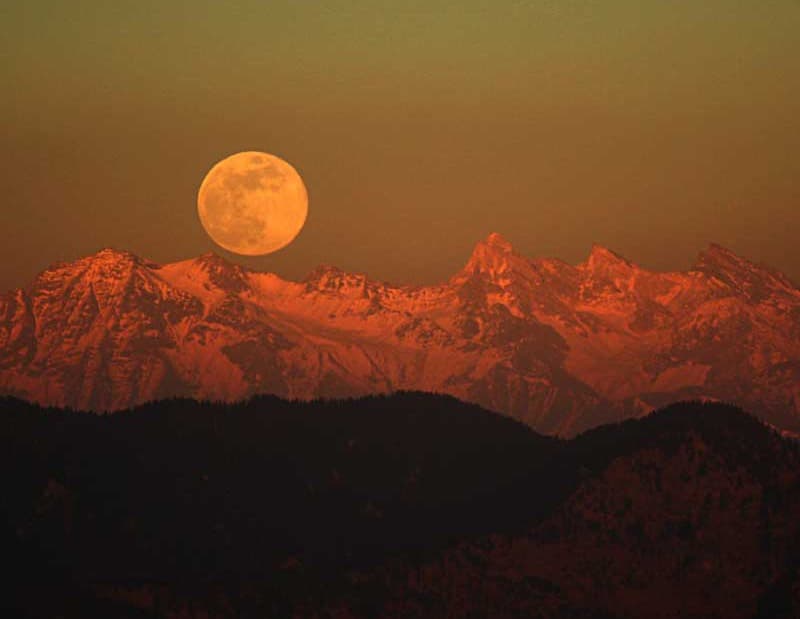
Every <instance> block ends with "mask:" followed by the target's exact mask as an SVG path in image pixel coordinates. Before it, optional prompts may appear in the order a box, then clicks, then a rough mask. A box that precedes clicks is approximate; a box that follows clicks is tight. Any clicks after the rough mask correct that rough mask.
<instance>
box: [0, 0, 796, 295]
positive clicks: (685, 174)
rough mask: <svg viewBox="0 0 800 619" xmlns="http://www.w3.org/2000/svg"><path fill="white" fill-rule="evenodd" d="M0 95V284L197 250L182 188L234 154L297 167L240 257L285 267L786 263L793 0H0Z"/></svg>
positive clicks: (791, 218)
mask: <svg viewBox="0 0 800 619" xmlns="http://www.w3.org/2000/svg"><path fill="white" fill-rule="evenodd" d="M0 90H1V91H2V93H3V94H2V96H0V131H1V132H2V133H1V135H2V151H0V157H2V161H1V162H0V163H2V165H1V166H0V190H2V207H0V217H1V219H0V225H1V226H2V230H3V231H4V233H5V234H4V238H3V240H2V243H0V288H2V289H7V288H9V287H12V286H16V285H21V284H23V283H26V282H27V281H28V280H29V279H30V278H31V277H32V276H33V275H34V274H35V273H36V272H37V271H39V270H41V269H43V268H45V267H46V266H47V265H48V264H50V263H52V262H54V261H56V260H63V259H73V258H76V257H78V256H81V255H85V254H88V253H92V252H94V251H96V250H98V249H100V248H101V247H105V246H114V247H118V248H122V249H128V250H131V251H133V252H135V253H138V254H140V255H142V256H145V257H148V258H151V259H153V260H155V261H158V262H165V261H172V260H178V259H182V258H186V257H190V256H194V255H197V254H200V253H204V252H206V251H210V250H212V249H215V248H216V246H215V245H213V243H212V242H211V241H210V239H209V238H208V237H207V236H206V235H205V233H204V231H203V229H202V227H201V226H200V224H199V221H198V218H197V214H196V205H195V204H196V202H195V201H196V193H197V189H198V187H199V184H200V182H201V180H202V178H203V176H204V174H205V172H206V171H207V170H208V169H209V168H210V167H211V166H212V165H213V164H214V163H215V162H216V161H217V160H219V159H221V158H223V157H225V156H227V155H229V154H231V153H234V152H236V151H241V150H264V151H267V152H272V153H275V154H277V155H279V156H280V157H282V158H284V159H286V160H288V161H289V162H291V163H292V164H293V165H294V166H295V167H296V168H297V169H298V171H300V173H301V174H302V175H303V177H304V179H305V181H306V184H307V186H308V191H309V196H310V208H309V218H308V221H307V224H306V227H305V229H304V230H303V232H302V233H301V234H300V236H299V237H298V238H297V240H296V241H295V242H294V243H293V244H292V245H290V246H289V247H287V248H286V249H284V250H282V251H280V252H278V253H276V254H273V255H271V256H267V257H263V258H258V259H247V260H241V261H242V262H243V263H244V264H247V265H249V266H253V267H256V268H258V269H262V270H271V271H275V272H277V273H279V274H281V275H282V276H285V277H289V278H299V277H302V276H303V275H304V274H305V273H307V272H308V271H310V270H311V269H312V268H313V267H314V266H316V265H317V264H320V263H328V264H336V265H338V266H340V267H343V268H346V269H349V270H357V271H366V272H367V273H369V274H370V275H371V276H373V277H376V278H380V279H387V280H390V281H396V282H420V283H422V282H432V281H438V280H443V279H445V278H446V277H447V276H448V275H449V274H451V273H452V272H454V271H455V270H456V269H458V268H459V267H460V266H461V265H462V264H463V262H464V261H465V260H466V259H467V257H468V255H469V252H470V251H471V248H472V246H473V245H474V243H475V242H476V241H477V240H478V239H480V238H482V237H484V236H486V235H487V234H488V233H489V232H491V231H498V232H501V233H502V234H504V235H505V236H506V237H507V238H508V239H509V240H511V241H512V243H513V244H514V245H515V247H517V249H518V250H519V251H520V252H522V253H524V254H527V255H532V256H534V255H548V256H557V257H560V258H563V259H565V260H567V261H570V262H579V261H580V260H582V259H583V258H584V257H585V255H586V254H587V253H588V251H589V249H590V246H591V243H592V242H599V243H602V244H604V245H607V246H609V247H611V248H612V249H615V250H616V251H618V252H620V253H622V254H624V255H626V256H627V257H628V258H630V259H632V260H634V261H636V262H638V263H640V264H642V265H644V266H647V267H651V268H658V269H669V268H686V267H687V266H688V265H689V264H690V263H691V262H692V260H693V259H694V257H695V255H696V254H697V252H698V251H699V250H700V249H702V248H703V247H704V246H705V245H706V244H707V243H708V242H709V241H716V242H719V243H721V244H723V245H726V246H728V247H730V248H731V249H733V250H735V251H737V252H740V253H742V254H744V255H745V256H748V257H750V258H753V259H756V260H759V261H764V262H767V263H769V264H772V265H773V266H776V267H778V268H781V269H783V270H785V271H786V272H787V273H788V274H789V275H790V276H791V277H793V278H794V279H795V280H796V281H797V280H800V238H798V231H799V230H800V120H799V118H800V0H772V1H770V0H761V1H756V0H746V1H745V0H704V1H702V2H699V1H698V0H685V1H684V0H670V1H667V0H658V1H656V0H649V1H648V0H596V1H588V0H587V1H583V2H578V1H572V0H557V1H556V0H553V1H522V0H516V1H512V0H485V1H478V0H459V1H458V2H454V1H447V2H444V1H443V2H435V1H433V0H424V1H415V0H404V1H403V2H397V1H392V2H390V1H388V0H373V1H371V2H366V1H359V0H343V1H337V0H333V1H332V0H328V1H326V2H311V1H307V2H303V1H299V0H298V1H294V2H289V1H266V0H258V1H255V0H254V1H250V2H236V1H225V2H220V1H219V0H215V1H214V2H207V1H204V0H192V1H191V2H177V1H174V2H170V1H168V0H159V1H157V2H155V1H150V0H135V1H132V0H115V1H114V2H108V1H107V0H94V1H88V0H83V1H81V0H73V1H71V2H63V1H52V2H41V1H37V0H5V1H4V2H3V3H1V4H0ZM217 251H218V252H219V253H221V254H223V255H226V256H228V257H231V258H233V256H232V255H230V254H226V253H225V252H224V250H221V249H219V250H217ZM237 259H238V258H237Z"/></svg>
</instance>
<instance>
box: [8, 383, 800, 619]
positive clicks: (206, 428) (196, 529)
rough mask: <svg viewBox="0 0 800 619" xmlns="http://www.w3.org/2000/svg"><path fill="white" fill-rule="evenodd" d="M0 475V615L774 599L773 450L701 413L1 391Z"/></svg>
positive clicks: (780, 449)
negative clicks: (584, 422)
mask: <svg viewBox="0 0 800 619" xmlns="http://www.w3.org/2000/svg"><path fill="white" fill-rule="evenodd" d="M0 461H1V462H2V467H0V471H1V472H0V480H1V481H2V484H3V485H2V487H3V493H4V500H3V502H2V508H0V509H2V515H1V516H0V518H1V519H0V525H2V527H3V529H2V538H3V542H4V547H5V548H8V549H9V553H8V555H7V557H8V559H7V561H8V564H9V565H13V566H14V568H15V570H14V571H15V579H14V580H13V581H12V584H14V586H13V587H12V590H13V591H14V593H12V594H10V595H9V596H8V598H7V600H6V601H7V602H8V603H9V604H12V605H15V608H17V610H20V609H22V610H24V611H25V613H27V614H28V615H29V616H33V617H39V616H42V617H43V616H53V613H54V611H55V610H56V609H58V612H59V613H61V616H76V617H77V616H81V617H91V616H94V614H97V615H98V616H101V615H102V616H109V615H110V616H127V615H125V613H127V612H128V611H130V612H131V613H134V614H132V615H131V616H135V613H136V612H138V611H139V610H144V611H147V612H148V613H151V616H152V614H155V615H156V616H160V615H165V616H177V614H178V613H179V611H180V609H182V608H189V606H191V607H192V608H193V609H194V610H193V611H192V612H200V611H202V612H206V613H208V614H211V616H223V617H227V616H231V617H233V616H237V614H236V613H245V614H247V613H246V612H245V610H248V609H249V610H248V612H249V611H252V612H254V613H256V614H257V615H258V616H266V617H269V616H288V613H290V612H293V613H296V614H298V613H299V615H298V616H315V615H314V613H313V612H312V610H311V609H328V610H331V609H339V610H341V611H342V612H344V613H345V614H344V615H343V616H351V617H377V616H384V617H436V616H442V613H443V612H445V611H447V609H449V608H454V609H460V611H458V612H456V614H455V616H464V617H466V616H470V614H469V613H471V612H473V611H475V612H478V611H485V610H486V609H488V608H493V609H494V610H493V611H492V614H491V616H504V614H503V613H505V612H506V610H507V611H508V612H509V613H511V612H512V611H513V612H518V613H523V614H524V615H525V616H553V617H555V616H593V615H592V614H591V613H595V612H601V611H602V612H604V613H607V614H606V615H605V616H630V617H638V616H642V617H644V616H658V614H659V613H658V612H656V615H652V612H655V611H653V609H650V610H651V613H650V614H649V615H648V614H641V613H638V614H637V612H638V611H637V608H639V609H640V610H641V608H640V607H639V606H637V605H636V602H635V601H636V600H639V601H640V602H641V600H642V599H646V600H651V601H653V602H654V603H655V602H658V600H659V599H660V598H661V596H663V595H664V592H665V591H667V590H673V591H677V592H679V593H680V595H677V596H673V597H669V603H664V602H663V601H662V602H659V604H660V605H658V604H657V605H656V606H657V609H658V608H661V609H666V610H665V611H664V612H665V613H666V611H667V610H669V611H670V612H672V611H676V612H678V611H682V610H686V609H685V608H683V607H681V606H680V604H681V603H685V604H694V603H695V601H696V600H698V599H702V600H707V601H706V603H705V604H706V605H705V606H703V605H702V604H701V605H700V606H698V608H702V609H703V610H704V612H706V613H710V614H707V615H705V616H714V612H713V611H714V608H715V606H714V604H715V602H719V603H720V604H721V603H722V601H724V599H725V598H726V597H727V598H730V600H733V601H735V602H736V604H739V605H740V606H741V607H742V608H743V609H744V610H743V611H742V613H745V614H735V613H734V614H733V615H730V616H742V617H749V616H753V615H754V614H755V613H756V612H761V611H760V610H759V609H763V608H773V607H775V608H778V607H780V608H784V609H787V608H788V609H790V611H791V610H792V609H793V608H794V607H792V606H791V605H792V604H793V603H794V602H793V601H792V600H793V598H792V594H791V591H792V590H793V589H792V587H793V586H794V583H796V582H798V581H797V566H798V565H799V564H798V562H797V557H798V556H800V554H798V548H797V547H796V546H797V543H796V541H793V540H797V539H800V527H798V524H797V523H800V509H798V506H800V482H798V479H799V476H800V466H798V465H800V458H799V457H798V450H797V447H796V444H795V443H793V442H791V441H789V440H787V439H783V438H781V437H780V436H779V435H778V434H777V433H775V432H774V431H772V430H771V429H769V428H768V427H766V426H764V425H762V424H761V423H760V422H759V421H757V420H756V419H755V418H753V417H751V416H750V415H748V414H746V413H744V412H742V411H740V410H738V409H735V408H732V407H728V406H725V405H721V404H700V403H684V404H677V405H673V406H671V407H668V408H666V409H664V410H661V411H658V412H656V413H654V414H652V415H650V416H649V417H647V418H645V419H642V420H639V421H627V422H624V423H621V424H617V425H612V426H606V427H603V428H600V429H597V430H593V431H590V432H588V433H585V434H583V435H581V436H579V437H577V438H576V439H573V440H571V441H563V440H559V439H555V438H549V437H544V436H541V435H538V434H536V433H535V432H533V431H531V430H530V429H529V428H528V427H527V426H525V425H522V424H520V423H518V422H515V421H513V420H511V419H509V418H507V417H503V416H500V415H496V414H494V413H490V412H487V411H485V410H483V409H481V408H479V407H477V406H474V405H471V404H465V403H462V402H460V401H458V400H456V399H453V398H451V397H449V396H436V395H429V394H422V393H398V394H395V395H392V396H377V397H367V398H363V399H358V400H337V401H316V402H306V403H297V402H286V401H283V400H280V399H277V398H274V397H260V398H256V399H253V400H251V401H249V402H246V403H242V404H236V405H230V404H212V403H202V402H196V401H192V400H166V401H162V402H157V403H153V404H149V405H145V406H142V407H139V408H137V409H135V410H131V411H124V412H121V413H117V414H115V415H109V416H98V415H94V414H89V413H78V412H73V411H62V410H56V409H43V408H40V407H37V406H34V405H31V404H27V403H25V402H22V401H19V400H15V399H3V400H0ZM464 553H466V554H464ZM672 555H674V557H673V556H672ZM465 556H466V557H469V559H468V560H467V559H465V558H464V557H465ZM612 557H616V558H615V559H614V560H613V561H612ZM619 557H623V558H624V560H623V559H619ZM713 557H717V558H716V559H713ZM722 559H724V560H722ZM609 561H612V563H613V564H614V565H615V567H614V568H613V569H610V568H609V567H608V565H609V563H608V562H609ZM626 561H627V563H626ZM615 562H616V563H615ZM603 566H605V567H603ZM632 573H633V576H632V575H631V574H632ZM421 574H422V576H421ZM689 576H691V577H692V578H694V581H692V578H689ZM645 577H646V578H645ZM631 578H633V581H631ZM698 578H699V580H698ZM642 579H645V580H646V582H644V581H642ZM640 581H641V582H640ZM521 582H522V583H527V584H526V585H525V586H524V587H523V588H522V589H520V588H519V587H520V586H521V585H520V583H521ZM692 582H695V584H694V585H692V584H691V583H692ZM697 582H700V583H703V586H701V587H700V588H698V586H697V584H696V583H697ZM514 583H516V584H514ZM703 587H707V589H704V588H703ZM121 592H124V594H123V593H121ZM45 594H46V595H45ZM637 595H638V596H639V597H636V596H637ZM632 600H633V601H632ZM775 600H778V601H777V602H775ZM731 603H732V602H731ZM109 604H113V605H114V607H113V610H109V607H108V605H109ZM365 604H366V606H365ZM676 604H677V606H676ZM697 604H700V602H697ZM770 604H772V606H770ZM775 604H777V606H775ZM443 605H444V606H443ZM765 605H766V606H765ZM781 605H782V606H781ZM726 608H727V607H726ZM137 609H138V610H137ZM509 609H510V610H509ZM533 609H538V610H536V613H538V615H537V614H536V613H533ZM315 612H316V611H315ZM487 612H488V611H487ZM726 612H731V611H730V609H727V610H726ZM787 612H789V611H787ZM792 612H793V611H792ZM531 613H533V614H531ZM582 613H583V614H582ZM585 613H589V615H586V614H585ZM608 613H610V615H609V614H608ZM198 616H199V615H198ZM509 616H514V615H513V614H511V615H509ZM663 616H668V615H666V614H663ZM718 616H724V615H718ZM787 616H790V615H787Z"/></svg>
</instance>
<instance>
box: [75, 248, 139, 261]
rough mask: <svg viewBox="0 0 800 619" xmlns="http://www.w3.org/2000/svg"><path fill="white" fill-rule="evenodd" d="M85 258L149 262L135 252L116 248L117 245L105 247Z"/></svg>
mask: <svg viewBox="0 0 800 619" xmlns="http://www.w3.org/2000/svg"><path fill="white" fill-rule="evenodd" d="M84 260H88V261H91V262H92V263H98V262H99V263H131V264H144V263H145V262H147V261H145V260H143V259H142V258H140V257H139V256H137V255H136V254H134V253H133V252H130V251H127V250H124V249H116V248H115V247H104V248H103V249H101V250H99V251H97V252H95V253H94V254H91V255H89V256H86V257H85V258H84Z"/></svg>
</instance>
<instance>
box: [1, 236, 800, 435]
mask: <svg viewBox="0 0 800 619" xmlns="http://www.w3.org/2000/svg"><path fill="white" fill-rule="evenodd" d="M400 389H414V390H423V391H432V392H444V393H449V394H452V395H454V396H456V397H459V398H462V399H464V400H467V401H472V402H475V403H478V404H481V405H483V406H485V407H487V408H490V409H493V410H497V411H500V412H504V413H506V414H509V415H511V416H513V417H515V418H517V419H520V420H522V421H524V422H525V423H528V424H529V425H531V426H532V427H534V428H535V429H537V430H539V431H542V432H547V433H557V434H563V435H572V434H575V433H577V432H580V431H582V430H585V429H587V428H590V427H593V426H597V425H600V424H602V423H606V422H608V421H612V420H615V419H621V418H624V417H631V416H638V415H640V414H642V413H644V412H647V411H649V410H650V409H652V408H653V407H655V406H660V405H663V404H665V403H667V402H669V401H673V400H677V399H686V398H709V399H720V400H725V401H730V402H735V403H737V404H740V405H742V406H744V407H747V408H752V409H753V410H757V411H759V412H760V413H761V414H762V415H763V416H764V418H765V419H766V420H767V421H769V422H771V423H773V424H775V425H777V426H779V427H781V428H785V429H788V430H793V431H797V430H800V290H798V288H797V287H796V286H794V285H793V284H792V283H791V282H790V281H789V280H788V279H787V278H786V277H784V276H783V275H781V274H780V273H778V272H776V271H774V270H772V269H770V268H767V267H763V266H759V265H756V264H753V263H751V262H749V261H747V260H745V259H743V258H740V257H739V256H736V255H735V254H733V253H731V252H729V251H728V250H726V249H724V248H722V247H719V246H716V245H712V246H710V247H709V248H708V250H706V251H705V252H703V253H702V254H701V255H700V257H699V258H698V260H697V262H696V264H695V266H694V267H693V268H692V269H690V270H689V271H687V272H680V273H678V272H676V273H655V272H650V271H647V270H645V269H642V268H639V267H638V266H637V265H635V264H633V263H631V262H629V261H628V260H626V259H624V258H622V257H620V256H618V255H617V254H615V253H614V252H612V251H610V250H608V249H606V248H603V247H600V246H595V247H593V248H592V251H591V253H590V255H589V257H588V258H587V260H586V261H585V262H583V263H581V264H579V265H577V266H572V265H569V264H566V263H564V262H561V261H559V260H553V259H529V258H526V257H523V256H521V255H519V254H518V253H516V252H515V251H514V249H513V248H512V247H511V245H510V244H509V243H508V242H507V241H505V240H504V239H503V238H502V237H501V236H500V235H497V234H492V235H490V236H489V237H488V238H487V239H486V240H485V241H482V242H480V243H478V245H477V246H476V248H475V250H474V252H473V254H472V256H471V257H470V259H469V261H468V262H467V264H466V266H465V267H464V268H463V269H462V270H461V271H460V272H458V273H457V274H455V275H454V276H453V277H452V278H451V279H450V280H449V281H447V282H446V283H443V284H441V285H436V286H428V287H403V286H393V285H390V284H386V283H383V282H377V281H373V280H370V279H369V278H367V277H366V276H365V275H361V274H351V273H346V272H343V271H341V270H339V269H336V268H334V267H320V268H318V269H317V270H315V271H314V272H313V273H311V274H310V275H309V276H308V277H307V278H306V279H305V280H304V281H301V282H290V281H285V280H282V279H281V278H279V277H277V276H276V275H273V274H270V273H259V272H253V271H248V270H246V269H244V268H242V267H239V266H236V265H233V264H230V263H228V262H226V261H225V260H223V259H222V258H220V257H218V256H216V255H214V254H209V255H205V256H201V257H199V258H196V259H193V260H187V261H183V262H177V263H173V264H167V265H163V266H162V265H157V264H153V263H151V262H148V261H146V260H142V259H140V258H138V257H136V256H134V255H132V254H130V253H126V252H119V251H114V250H110V249H106V250H103V251H100V252H99V253H97V254H95V255H93V256H89V257H87V258H83V259H80V260H77V261H75V262H72V263H69V264H58V265H54V266H53V267H51V268H50V269H48V270H46V271H45V272H43V273H42V274H41V275H40V276H39V277H37V279H36V280H35V281H34V282H33V283H32V284H31V285H30V286H29V287H27V288H25V289H20V290H15V291H11V292H9V293H7V294H6V295H4V296H2V297H0V391H2V392H3V393H6V394H11V395H16V396H20V397H23V398H27V399H30V400H33V401H36V402H40V403H44V404H55V405H60V406H70V407H74V408H81V409H91V410H96V411H111V410H117V409H121V408H126V407H129V406H131V405H134V404H137V403H140V402H144V401H147V400H152V399H155V398H161V397H168V396H178V395H180V396H192V397H196V398H207V399H213V400H237V399H242V398H246V397H248V396H250V395H253V394H257V393H272V394H276V395H279V396H282V397H287V398H300V399H306V398H314V397H341V396H355V395H363V394H368V393H378V392H388V391H394V390H400ZM756 403H758V406H755V404H756Z"/></svg>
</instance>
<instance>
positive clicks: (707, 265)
mask: <svg viewBox="0 0 800 619" xmlns="http://www.w3.org/2000/svg"><path fill="white" fill-rule="evenodd" d="M692 270H694V271H697V272H700V273H703V274H705V275H707V276H709V277H712V278H715V279H717V280H719V281H721V282H723V283H724V284H726V285H727V286H728V287H729V288H731V289H732V290H734V291H736V292H737V293H738V294H741V295H743V296H745V297H747V298H748V299H749V300H751V301H761V300H763V299H765V298H767V297H769V296H770V295H772V294H775V293H778V294H785V293H789V294H791V295H793V296H794V295H796V294H797V288H796V287H795V286H794V285H793V284H792V282H791V281H789V279H788V278H787V277H786V276H785V275H783V273H781V272H779V271H776V270H775V269H772V268H770V267H768V266H764V265H760V264H756V263H755V262H751V261H750V260H747V259H746V258H742V257H741V256H739V255H737V254H735V253H734V252H732V251H731V250H729V249H727V248H725V247H722V246H721V245H718V244H716V243H711V244H710V245H709V246H708V248H706V249H705V250H703V251H701V252H700V254H699V255H698V257H697V260H696V261H695V264H694V266H693V268H692Z"/></svg>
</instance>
